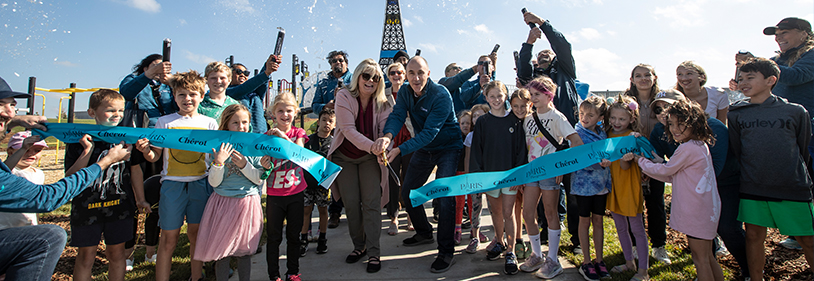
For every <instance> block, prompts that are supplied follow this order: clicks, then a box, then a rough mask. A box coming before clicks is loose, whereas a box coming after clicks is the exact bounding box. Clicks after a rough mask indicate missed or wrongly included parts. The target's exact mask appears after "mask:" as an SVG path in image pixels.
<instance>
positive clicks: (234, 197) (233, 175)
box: [194, 103, 263, 281]
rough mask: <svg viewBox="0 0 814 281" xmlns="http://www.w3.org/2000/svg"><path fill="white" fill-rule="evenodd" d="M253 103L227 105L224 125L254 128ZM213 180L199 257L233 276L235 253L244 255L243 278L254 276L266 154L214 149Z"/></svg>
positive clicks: (223, 274) (241, 258)
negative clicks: (248, 105)
mask: <svg viewBox="0 0 814 281" xmlns="http://www.w3.org/2000/svg"><path fill="white" fill-rule="evenodd" d="M249 116H250V113H249V109H248V108H246V106H244V105H243V104H239V103H238V104H232V105H229V106H227V107H226V108H225V109H224V110H223V114H222V115H221V120H220V125H219V130H225V131H233V132H249V125H250V124H251V120H250V118H249ZM212 154H213V157H212V158H213V161H212V164H211V165H210V166H209V178H208V181H209V184H210V185H212V188H213V189H214V193H213V194H212V196H210V197H209V200H208V201H207V203H206V208H205V209H204V213H203V217H202V218H201V225H200V227H199V230H198V239H199V241H206V243H198V244H197V245H196V249H195V257H194V259H195V260H199V261H203V262H207V261H217V262H215V274H216V276H217V280H218V281H224V280H228V279H229V260H230V258H229V257H236V258H237V259H238V264H237V270H238V276H240V280H241V281H243V280H249V278H250V275H251V264H252V261H251V255H252V254H254V253H255V252H257V246H258V243H259V242H260V235H261V234H262V233H263V228H262V227H263V209H262V207H261V206H260V184H261V183H262V180H261V179H260V175H261V174H262V173H263V170H262V166H261V165H260V157H247V156H243V154H241V153H240V152H238V151H237V150H235V149H234V148H233V147H232V145H231V144H229V143H223V144H221V146H220V150H218V151H215V149H214V148H213V149H212Z"/></svg>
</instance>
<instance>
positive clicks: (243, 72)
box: [232, 68, 251, 76]
mask: <svg viewBox="0 0 814 281" xmlns="http://www.w3.org/2000/svg"><path fill="white" fill-rule="evenodd" d="M232 71H233V72H234V73H235V74H243V76H249V74H251V72H249V71H248V70H240V69H237V68H235V69H232Z"/></svg>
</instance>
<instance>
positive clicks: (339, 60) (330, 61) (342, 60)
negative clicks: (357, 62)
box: [328, 59, 345, 64]
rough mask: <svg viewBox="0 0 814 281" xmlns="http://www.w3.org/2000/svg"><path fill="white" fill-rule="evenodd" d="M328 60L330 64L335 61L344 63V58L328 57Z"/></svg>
mask: <svg viewBox="0 0 814 281" xmlns="http://www.w3.org/2000/svg"><path fill="white" fill-rule="evenodd" d="M328 62H329V63H331V64H334V63H337V62H338V63H344V62H345V59H329V60H328Z"/></svg>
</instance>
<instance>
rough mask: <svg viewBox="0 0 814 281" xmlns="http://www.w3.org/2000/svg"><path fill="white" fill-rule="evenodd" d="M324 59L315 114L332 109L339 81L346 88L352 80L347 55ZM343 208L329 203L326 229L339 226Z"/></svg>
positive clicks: (332, 54) (313, 105) (313, 106)
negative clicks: (328, 67)
mask: <svg viewBox="0 0 814 281" xmlns="http://www.w3.org/2000/svg"><path fill="white" fill-rule="evenodd" d="M326 58H327V59H328V63H330V64H331V72H330V73H328V77H326V78H325V79H322V80H319V82H317V92H316V93H315V94H314V102H312V103H311V109H313V110H314V113H317V114H319V113H320V112H322V108H323V107H325V108H330V109H334V91H336V87H337V85H338V84H339V81H340V79H341V81H342V84H343V85H345V86H347V85H350V81H351V78H353V73H351V72H350V71H348V53H345V51H339V50H337V51H332V52H330V53H328V57H326ZM343 207H344V205H343V204H342V200H341V199H340V200H339V201H333V200H332V201H331V205H330V206H328V213H330V217H329V218H328V228H336V227H337V226H339V217H340V216H341V213H342V208H343Z"/></svg>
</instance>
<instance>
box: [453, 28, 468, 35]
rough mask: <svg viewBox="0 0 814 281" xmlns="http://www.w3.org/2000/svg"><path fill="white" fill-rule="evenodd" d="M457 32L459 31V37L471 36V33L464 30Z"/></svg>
mask: <svg viewBox="0 0 814 281" xmlns="http://www.w3.org/2000/svg"><path fill="white" fill-rule="evenodd" d="M455 31H457V32H458V34H459V35H469V33H470V32H469V31H466V30H463V29H456V30H455Z"/></svg>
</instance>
